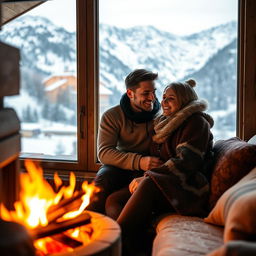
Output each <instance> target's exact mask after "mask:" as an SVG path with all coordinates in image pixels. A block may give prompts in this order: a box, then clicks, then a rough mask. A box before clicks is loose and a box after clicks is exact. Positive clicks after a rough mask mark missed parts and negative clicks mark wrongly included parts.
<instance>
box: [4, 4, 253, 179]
mask: <svg viewBox="0 0 256 256" xmlns="http://www.w3.org/2000/svg"><path fill="white" fill-rule="evenodd" d="M55 1H59V0H53V1H48V2H49V4H50V3H55ZM66 1H72V2H73V3H72V4H73V6H74V8H75V6H76V8H75V9H70V10H69V14H71V13H72V16H71V17H70V19H71V20H72V21H74V22H75V21H76V27H75V30H76V41H74V42H73V45H75V46H76V64H75V67H74V70H75V71H76V83H77V95H76V97H74V98H73V99H76V101H77V102H76V124H77V126H76V143H77V147H76V148H77V152H76V155H72V154H70V156H69V157H65V156H64V157H62V156H61V155H62V153H61V154H60V153H58V151H57V153H55V155H53V156H52V157H49V155H47V157H46V155H44V156H42V157H40V156H39V155H36V157H37V159H40V160H41V162H42V165H43V167H44V169H45V170H46V169H50V171H49V173H51V172H52V170H54V169H59V170H63V171H65V170H68V171H70V170H75V171H77V174H79V175H80V174H81V177H83V178H84V177H89V176H93V175H94V174H95V171H96V170H97V169H98V168H99V164H98V163H97V157H96V137H97V127H98V120H99V117H100V115H101V114H102V112H103V111H104V110H105V109H106V108H108V107H110V106H112V105H114V104H117V103H118V101H119V97H120V95H121V94H122V93H123V92H124V91H123V86H122V85H123V81H124V78H125V76H126V75H127V73H129V72H130V71H131V70H132V69H134V68H137V67H145V65H146V64H147V66H146V68H150V69H152V70H154V71H158V72H159V74H160V79H159V84H158V86H159V91H160V90H161V89H162V88H163V86H164V85H165V84H166V83H167V82H169V81H170V80H173V79H183V78H184V79H185V78H186V75H184V67H183V69H180V68H178V67H177V66H176V63H179V61H180V60H184V62H183V63H185V64H186V74H188V75H192V74H193V72H194V71H195V70H196V71H198V73H194V75H193V76H194V77H195V78H196V79H197V81H198V90H199V88H200V90H202V91H200V93H202V95H203V94H204V95H206V94H208V95H215V94H214V93H215V91H212V93H213V94H211V90H212V89H211V88H209V87H208V86H207V87H204V84H207V83H208V84H210V83H212V81H213V78H212V79H210V81H200V79H199V75H200V72H199V70H200V65H201V64H202V63H206V61H204V62H196V61H195V60H193V62H192V64H193V65H191V66H187V64H191V63H190V61H188V60H187V59H186V56H188V54H187V52H189V53H190V52H193V51H194V50H195V48H197V47H196V46H195V45H194V46H193V45H192V46H193V47H192V46H191V45H190V48H187V49H186V50H184V52H183V53H182V51H181V52H180V53H179V55H177V56H176V55H175V56H174V57H175V58H174V57H173V58H172V59H170V58H169V56H168V55H167V56H162V57H161V58H160V57H159V56H158V55H159V54H160V53H161V51H160V50H161V49H159V47H157V48H152V46H151V45H152V43H153V42H152V41H154V44H155V45H159V44H160V45H161V47H162V48H165V47H167V46H168V47H167V48H170V47H169V46H170V44H171V46H172V45H174V43H175V40H179V42H180V45H179V47H183V45H182V44H181V43H184V42H185V41H184V39H183V36H181V38H179V39H177V37H172V40H171V41H169V44H167V43H166V40H160V42H159V41H157V37H156V35H159V34H160V35H162V36H164V35H167V34H168V35H169V34H170V32H168V31H166V29H164V32H163V31H162V29H161V31H162V32H161V33H160V32H159V31H160V29H158V28H157V26H156V24H154V26H156V29H153V27H152V26H151V27H149V28H148V29H149V30H150V31H151V32H152V31H154V32H152V33H153V35H154V36H153V37H151V38H149V37H146V36H145V34H141V28H139V27H138V28H137V30H132V29H130V30H129V31H130V32H131V33H130V38H129V41H128V39H127V45H126V46H125V44H117V43H118V41H114V40H118V39H119V40H120V39H121V38H122V37H123V36H124V32H125V31H127V30H128V28H127V27H126V28H123V29H118V27H119V26H120V25H121V22H114V24H107V21H108V19H109V18H110V15H109V14H110V11H111V10H110V9H111V8H112V7H113V8H114V7H115V8H120V6H121V4H120V3H119V2H121V1H120V0H119V1H116V3H115V5H114V6H112V5H111V0H105V1H104V0H99V1H97V0H87V1H84V0H66ZM66 1H65V2H66ZM143 1H144V0H142V2H143ZM237 1H238V0H237ZM126 2H127V1H124V0H122V4H124V5H126ZM152 2H154V1H147V6H145V8H146V7H147V8H148V5H150V3H152ZM161 2H162V1H161ZM166 2H167V3H168V4H169V3H170V1H166ZM171 2H173V3H175V1H171ZM177 2H183V1H177ZM205 2H207V4H209V2H208V1H201V4H204V3H205ZM222 2H223V1H222ZM224 2H225V3H224ZM224 2H223V3H222V5H221V6H220V7H221V8H220V9H219V13H221V12H222V11H223V10H222V7H223V8H224V9H225V7H226V4H231V6H232V7H230V8H231V9H232V12H233V16H234V19H233V18H232V19H230V20H235V22H236V23H238V27H239V36H237V35H236V37H237V38H238V47H239V51H238V54H237V52H236V51H235V50H232V49H235V47H234V48H232V49H231V48H225V47H224V46H223V42H222V40H220V44H222V47H224V48H223V51H225V50H227V54H228V55H226V56H229V57H231V56H232V57H234V56H235V55H236V56H237V58H236V59H233V60H234V61H233V62H232V61H230V62H227V64H229V66H230V68H231V69H232V70H233V71H232V72H234V67H235V66H236V60H238V72H236V70H235V73H234V76H232V77H229V79H230V80H229V81H230V82H231V83H232V86H233V87H232V90H233V91H232V94H233V93H234V92H235V93H236V87H235V84H236V82H235V81H236V80H237V81H238V91H237V93H238V95H237V97H236V95H234V94H233V96H232V99H229V100H228V101H226V102H225V101H224V102H223V101H221V102H220V105H221V107H222V108H224V109H225V107H226V106H227V105H226V104H229V105H228V106H233V107H234V100H236V98H237V99H238V100H237V102H238V104H237V109H238V111H237V115H235V119H234V115H233V116H232V118H231V119H230V120H231V121H229V122H228V124H227V125H226V124H225V125H224V126H225V127H224V126H223V127H224V128H225V129H226V134H224V135H223V137H225V136H227V137H229V136H231V134H232V135H233V134H234V135H235V128H234V127H235V126H234V125H233V122H234V121H235V120H237V121H236V122H237V129H236V130H237V131H236V134H237V135H238V136H239V137H240V138H242V139H249V138H250V137H251V136H252V135H253V134H255V129H256V127H255V124H256V115H255V114H254V113H253V111H252V109H255V107H256V106H255V105H256V97H255V80H254V78H255V66H256V56H255V55H256V51H255V49H254V48H255V41H254V38H256V36H255V35H256V27H255V24H256V12H255V10H256V2H255V1H254V0H246V1H245V0H239V20H238V18H237V17H236V15H237V10H236V8H237V6H236V5H237V2H236V1H234V0H230V1H224ZM128 3H129V4H130V5H131V6H133V8H134V6H136V5H132V4H131V2H130V1H128ZM136 3H138V1H137V2H136ZM157 3H159V4H158V8H160V7H161V8H162V6H163V5H162V4H160V0H159V1H157ZM46 4H47V3H43V4H42V6H43V5H46ZM106 4H107V5H106ZM185 4H186V5H187V4H188V1H186V2H185ZM185 4H184V6H186V5H185ZM213 4H215V2H212V1H211V2H210V4H209V5H213ZM63 5H64V1H63ZM174 6H175V5H174ZM184 6H183V7H184ZM39 7H40V6H39ZM39 7H37V8H39ZM37 8H35V9H34V11H35V10H36V9H37ZM150 8H151V7H150ZM173 8H174V7H173ZM211 8H212V9H214V8H213V7H211ZM57 10H60V9H57ZM98 10H99V12H98ZM136 10H137V9H134V13H136V12H139V14H140V15H141V17H143V18H142V20H141V23H139V22H137V25H140V26H146V25H149V24H150V25H152V23H148V24H146V23H145V22H146V21H147V20H148V19H146V17H145V16H143V15H142V14H143V12H141V10H140V11H139V10H137V11H136ZM146 10H147V9H145V11H146ZM166 11H168V16H169V17H170V18H169V19H171V15H170V13H171V11H172V8H171V7H168V8H166ZM154 13H155V14H151V16H150V20H152V21H156V20H158V19H157V18H158V17H157V16H156V15H157V8H155V9H154ZM202 13H203V12H202ZM28 14H29V13H28ZM117 14H118V13H116V14H115V15H114V14H113V15H112V16H113V17H114V16H116V15H117ZM58 15H59V12H58ZM128 15H129V19H126V21H132V19H133V18H132V16H131V15H132V13H131V12H128ZM200 15H201V14H200ZM75 16H76V18H74V17H75ZM104 16H105V18H104ZM184 16H185V17H184ZM125 17H126V16H123V15H121V18H125ZM118 18H120V16H119V17H118ZM121 18H120V19H121ZM208 18H209V19H210V17H209V16H207V17H206V18H204V17H203V18H202V19H201V23H206V20H207V19H208ZM169 19H168V20H167V21H165V22H164V23H166V24H167V25H169V24H174V25H175V26H177V25H178V23H177V22H178V20H177V19H175V20H174V21H173V22H171V20H169ZM71 20H70V21H71ZM187 20H188V21H189V24H190V23H191V24H192V21H191V20H190V19H188V14H186V13H185V9H184V8H183V20H182V21H179V23H183V21H187ZM216 20H219V24H215V25H216V26H218V25H220V24H221V23H222V21H221V20H220V19H217V18H216ZM142 21H143V22H142ZM190 21H191V22H190ZM227 22H228V21H227ZM227 22H226V23H227ZM98 23H99V25H98ZM104 23H106V26H105V27H106V28H107V27H108V28H109V29H108V30H106V31H105V32H104V25H103V24H104ZM184 24H185V26H188V25H187V24H188V23H184ZM224 24H225V22H224ZM230 24H231V25H232V24H234V23H232V22H231V23H230ZM7 25H8V24H6V25H4V26H3V27H2V31H0V35H1V40H3V38H2V35H3V33H4V30H5V27H6V26H7ZM113 25H115V26H113ZM128 25H129V23H128ZM215 25H212V28H214V27H216V26H215ZM132 26H134V24H131V27H132ZM188 27H189V26H188ZM210 27H211V26H209V28H210ZM231 27H232V26H231ZM193 29H195V30H193V31H192V33H189V32H188V33H186V34H190V35H185V37H189V36H191V34H192V35H193V33H194V32H195V31H197V32H200V30H197V29H198V28H193ZM205 29H206V31H208V29H207V28H205ZM11 31H12V30H11ZM227 31H228V30H227ZM174 32H175V31H174ZM208 32H209V31H208ZM104 33H109V35H110V36H109V38H107V37H106V34H104ZM175 34H179V33H177V32H175ZM226 34H227V33H226ZM131 35H133V36H134V38H135V39H136V37H135V36H137V37H138V38H139V39H140V38H141V37H142V36H144V38H145V40H144V41H143V42H142V43H143V44H145V47H141V45H140V44H137V45H133V44H135V43H136V42H138V41H136V42H134V41H131V40H130V39H131V38H132V37H131ZM196 35H197V34H196ZM196 35H195V34H194V37H195V38H193V37H192V38H191V40H196ZM199 35H200V33H199V34H198V36H199ZM201 36H202V34H201ZM223 36H227V35H224V34H223ZM229 36H230V37H232V38H233V39H234V37H235V34H234V32H232V33H230V34H229ZM13 37H14V38H13V39H15V36H14V35H13ZM213 38H214V37H213ZM221 39H224V38H221ZM34 40H35V42H34V43H36V39H34ZM158 40H159V39H158ZM225 40H227V38H226V39H225ZM229 40H231V39H229ZM199 41H200V40H199ZM213 41H214V40H213ZM218 42H219V41H218ZM26 43H27V41H26V40H24V44H26ZM200 43H205V44H207V41H202V40H201V41H200ZM231 43H232V42H231V41H230V44H231ZM166 44H167V45H166ZM187 44H188V43H187ZM225 44H226V45H227V46H228V45H229V44H228V43H227V41H226V43H225ZM128 46H129V47H130V48H131V49H132V46H133V48H135V47H136V48H137V49H139V50H138V55H139V56H140V57H139V58H137V57H136V54H135V53H134V52H129V51H127V49H129V48H128ZM203 46H204V44H203ZM215 46H216V44H215ZM231 46H232V45H231ZM176 47H177V44H176ZM56 49H57V48H56ZM146 49H149V50H150V54H149V53H147V52H146ZM182 49H183V48H182ZM197 49H198V48H197ZM203 49H204V48H203ZM144 50H145V51H144ZM210 50H211V51H212V50H213V49H210ZM210 50H209V52H210ZM56 51H57V50H56ZM215 51H216V48H215ZM127 52H128V53H127ZM209 52H208V51H207V52H206V51H201V55H202V56H200V60H201V61H202V59H203V57H205V56H206V57H207V59H209ZM115 53H118V54H119V55H118V54H115ZM130 53H131V54H130ZM199 53H200V52H199ZM199 53H198V52H197V54H199ZM74 54H75V53H74ZM120 54H123V56H121V55H120ZM161 54H163V53H161ZM194 54H195V53H194ZM217 55H218V54H217V52H216V54H213V55H212V58H211V59H209V61H210V60H211V61H212V60H213V59H214V58H215V57H216V56H217ZM134 56H135V57H136V58H134ZM224 56H225V55H224ZM25 57H26V56H25ZM190 58H191V57H190ZM155 59H160V60H161V62H160V63H156V64H154V65H152V63H155ZM230 59H231V58H229V59H228V58H227V57H224V59H223V62H226V60H230ZM121 60H122V62H121ZM134 60H135V61H134ZM190 60H191V59H190ZM133 61H134V62H133ZM116 63H118V64H116ZM165 63H168V65H169V66H168V67H169V69H170V70H175V71H176V73H177V74H178V75H177V77H176V76H174V75H173V73H169V72H168V70H167V71H165V73H161V70H162V67H164V64H165ZM200 63H201V64H200ZM185 64H184V65H185ZM179 65H180V64H179ZM206 66H207V65H206V64H205V65H204V67H206ZM179 67H180V66H179ZM21 68H22V63H21ZM68 68H70V66H68ZM210 70H212V71H213V70H215V69H210ZM181 71H182V72H183V73H182V72H181ZM172 72H173V71H172ZM204 72H206V71H205V69H203V70H201V73H203V74H204ZM191 73H192V74H191ZM217 73H218V71H216V72H214V74H210V75H211V76H210V77H213V76H214V75H216V74H217ZM182 74H183V75H182ZM236 74H238V76H237V75H236ZM196 75H197V76H198V77H197V76H196ZM161 76H162V77H161ZM201 77H202V78H206V77H208V76H204V75H201ZM30 78H32V81H34V82H35V84H36V82H38V81H39V79H37V78H36V79H35V77H34V76H33V75H31V76H30ZM33 79H34V80H33ZM219 79H220V80H219V81H220V82H221V81H224V80H225V79H226V78H225V76H224V80H223V77H220V78H219ZM59 80H61V79H59ZM40 81H41V80H40ZM219 81H216V83H213V86H215V88H217V90H219V91H220V92H222V91H221V90H220V89H219V87H218V85H219V84H218V83H219ZM41 88H43V87H41ZM72 88H73V87H70V88H69V89H68V90H72ZM227 88H229V87H227ZM227 88H224V89H227ZM230 88H231V87H230ZM37 89H38V88H37ZM33 93H35V92H33ZM229 93H230V94H231V92H228V91H225V95H228V96H229ZM67 94H68V95H71V93H70V91H68V93H67ZM62 96H63V97H66V96H67V95H65V94H64V95H62ZM210 100H212V99H210ZM27 101H28V100H27ZM213 102H215V103H216V102H217V101H216V100H215V101H213ZM217 103H218V102H217ZM5 104H6V103H5ZM98 106H99V107H98ZM233 110H234V109H233ZM233 110H232V111H233ZM210 111H212V113H213V114H223V116H224V115H225V116H227V117H228V115H227V113H228V111H227V110H225V111H223V112H217V111H216V112H214V111H215V110H214V109H210ZM29 112H32V114H33V111H29V110H27V113H26V114H25V110H24V115H25V116H26V115H27V116H28V117H29V115H30V114H28V113H29ZM21 113H22V112H21ZM231 113H232V112H231ZM233 113H234V111H233ZM35 116H36V114H35ZM236 116H237V117H238V118H236ZM214 118H215V121H216V116H215V115H214ZM220 118H221V115H220ZM226 120H227V119H226V118H224V117H223V122H225V121H226ZM218 122H219V121H218ZM230 123H231V124H232V127H233V128H232V129H233V130H232V131H231V130H229V124H230ZM229 131H231V132H232V133H228V132H229ZM34 132H35V136H39V134H38V135H36V133H37V132H39V131H37V132H36V131H34ZM40 132H41V131H40ZM215 136H216V135H215ZM62 143H64V144H66V140H62ZM56 147H57V145H56ZM33 148H40V143H35V146H34V145H33V147H32V150H33ZM60 148H61V147H60V146H59V152H60V151H61V150H60ZM28 153H33V152H28ZM34 153H35V152H34ZM45 154H47V152H46V153H45ZM63 154H64V153H63ZM65 154H66V153H65ZM21 159H23V158H21ZM90 171H92V172H90ZM63 173H65V172H63Z"/></svg>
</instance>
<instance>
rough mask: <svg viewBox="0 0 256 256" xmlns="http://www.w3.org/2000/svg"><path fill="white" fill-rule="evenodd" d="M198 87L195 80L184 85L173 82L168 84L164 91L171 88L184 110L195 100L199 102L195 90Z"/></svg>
mask: <svg viewBox="0 0 256 256" xmlns="http://www.w3.org/2000/svg"><path fill="white" fill-rule="evenodd" d="M195 86H196V81H195V80H194V79H189V80H187V81H185V82H184V83H181V82H173V83H170V84H168V85H167V86H166V87H165V89H164V91H166V90H167V89H169V88H171V89H172V90H173V91H174V93H175V94H176V96H177V99H178V102H179V104H180V108H183V107H184V106H186V105H187V104H188V103H190V102H191V101H193V100H197V99H198V96H197V94H196V92H195V90H194V89H193V87H195Z"/></svg>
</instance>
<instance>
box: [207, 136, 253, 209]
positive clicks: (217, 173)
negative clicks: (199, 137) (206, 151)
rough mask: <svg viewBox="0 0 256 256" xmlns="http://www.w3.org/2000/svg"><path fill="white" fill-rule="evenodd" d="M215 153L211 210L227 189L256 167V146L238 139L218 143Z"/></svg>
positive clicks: (211, 186)
mask: <svg viewBox="0 0 256 256" xmlns="http://www.w3.org/2000/svg"><path fill="white" fill-rule="evenodd" d="M213 151H214V155H215V163H214V168H213V172H212V177H211V184H210V189H211V193H210V198H209V206H210V209H212V208H213V207H214V205H215V204H216V202H217V200H218V199H219V197H220V196H221V195H222V194H223V193H224V192H225V191H226V190H227V189H229V188H230V187H231V186H233V185H234V184H235V183H237V182H238V181H239V180H240V179H241V178H242V177H244V176H245V175H246V174H247V173H248V172H249V171H250V170H251V169H252V168H254V167H255V166H256V145H253V144H250V143H247V142H245V141H243V140H240V139H239V138H237V137H234V138H231V139H228V140H219V141H217V142H216V143H215V144H214V147H213Z"/></svg>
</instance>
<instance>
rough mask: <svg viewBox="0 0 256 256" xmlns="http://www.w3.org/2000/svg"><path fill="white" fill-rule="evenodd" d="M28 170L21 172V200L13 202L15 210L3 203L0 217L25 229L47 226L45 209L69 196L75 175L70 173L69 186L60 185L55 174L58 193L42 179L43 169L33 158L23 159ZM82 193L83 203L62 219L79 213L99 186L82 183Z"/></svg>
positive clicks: (73, 185) (72, 192)
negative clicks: (8, 208) (9, 208)
mask: <svg viewBox="0 0 256 256" xmlns="http://www.w3.org/2000/svg"><path fill="white" fill-rule="evenodd" d="M25 167H26V169H27V173H21V175H20V185H21V191H20V201H17V202H15V203H14V209H15V210H14V211H8V210H7V209H6V208H5V206H4V205H3V204H1V206H0V212H1V218H2V219H4V220H6V221H14V222H18V223H21V224H23V225H25V226H26V227H27V228H29V229H31V228H35V227H37V226H46V225H47V224H48V219H47V210H48V209H49V207H50V206H52V205H56V204H58V203H59V202H60V200H61V199H62V198H63V197H64V198H71V197H72V196H73V194H74V191H75V184H76V178H75V175H74V173H73V172H71V173H70V180H69V186H67V187H65V186H61V185H62V180H61V179H60V178H59V176H58V174H57V173H56V174H54V183H55V185H56V187H57V188H59V187H60V189H59V191H58V193H55V192H54V190H53V189H52V187H51V186H50V184H49V183H48V182H47V181H46V180H45V179H44V178H43V170H42V169H41V168H40V167H39V166H37V165H36V164H35V163H33V162H32V161H29V160H26V161H25ZM82 189H83V191H84V195H83V196H82V204H81V206H80V208H79V209H78V210H76V211H72V212H68V213H67V214H65V215H64V216H63V218H64V219H69V218H74V217H76V216H77V215H79V214H81V213H82V212H83V211H84V209H85V208H86V207H87V206H88V205H89V203H90V197H91V195H92V194H93V193H96V192H98V191H99V188H97V187H96V186H94V185H93V184H88V182H84V183H83V184H82Z"/></svg>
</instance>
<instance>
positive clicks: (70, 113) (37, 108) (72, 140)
mask: <svg viewBox="0 0 256 256" xmlns="http://www.w3.org/2000/svg"><path fill="white" fill-rule="evenodd" d="M67 21H68V22H67ZM1 39H2V40H3V41H5V42H7V43H9V44H12V45H14V46H16V47H18V48H19V49H20V50H21V62H20V73H21V83H20V85H21V88H20V94H19V96H15V97H9V98H6V99H5V105H6V106H11V107H13V108H14V109H15V110H16V112H17V114H18V116H19V118H20V120H21V135H22V149H21V156H22V157H29V158H44V159H58V160H64V159H65V160H77V57H76V55H77V49H76V48H77V47H76V2H75V1H73V0H65V1H63V0H54V1H48V2H46V3H43V4H41V5H40V6H38V7H37V8H35V9H33V10H31V11H29V12H27V13H25V14H23V15H22V16H20V17H19V18H16V19H15V20H13V21H12V22H10V23H8V24H6V25H5V26H3V30H2V32H1Z"/></svg>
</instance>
